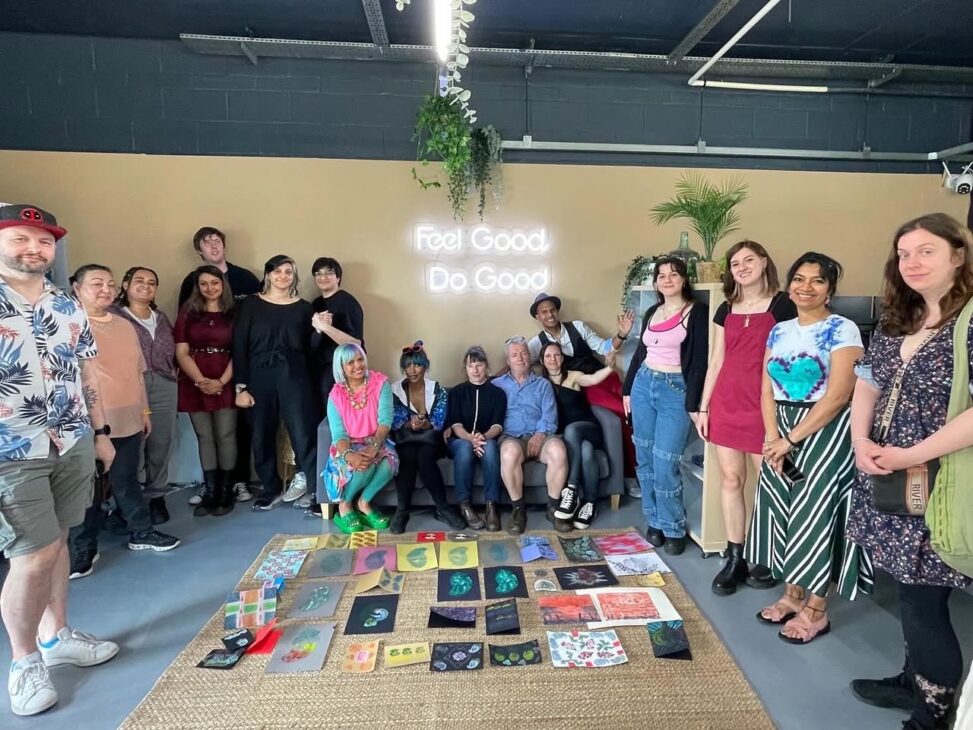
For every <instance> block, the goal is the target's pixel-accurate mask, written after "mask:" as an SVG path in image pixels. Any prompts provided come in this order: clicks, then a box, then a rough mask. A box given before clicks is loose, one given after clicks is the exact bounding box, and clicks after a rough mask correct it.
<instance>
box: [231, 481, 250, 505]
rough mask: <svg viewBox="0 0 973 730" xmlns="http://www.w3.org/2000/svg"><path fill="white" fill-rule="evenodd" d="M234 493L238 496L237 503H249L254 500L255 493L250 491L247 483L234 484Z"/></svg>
mask: <svg viewBox="0 0 973 730" xmlns="http://www.w3.org/2000/svg"><path fill="white" fill-rule="evenodd" d="M233 493H234V494H235V495H236V501H237V502H249V501H250V500H251V499H253V492H251V491H250V488H249V487H248V486H247V483H246V482H237V483H236V484H234V485H233Z"/></svg>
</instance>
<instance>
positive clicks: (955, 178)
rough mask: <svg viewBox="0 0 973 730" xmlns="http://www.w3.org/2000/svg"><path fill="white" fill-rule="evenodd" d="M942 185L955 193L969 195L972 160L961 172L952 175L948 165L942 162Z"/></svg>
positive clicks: (971, 183)
mask: <svg viewBox="0 0 973 730" xmlns="http://www.w3.org/2000/svg"><path fill="white" fill-rule="evenodd" d="M943 187H946V188H949V189H950V190H952V191H953V192H954V193H956V194H957V195H969V194H970V192H973V162H971V163H970V164H968V165H967V166H966V167H964V168H963V172H961V173H959V174H958V175H954V174H952V173H951V172H950V171H949V166H948V165H947V164H946V163H945V162H944V163H943Z"/></svg>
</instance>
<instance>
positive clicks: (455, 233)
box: [412, 223, 551, 294]
mask: <svg viewBox="0 0 973 730" xmlns="http://www.w3.org/2000/svg"><path fill="white" fill-rule="evenodd" d="M412 239H413V245H414V247H415V250H416V251H418V252H419V253H421V254H423V255H425V256H429V257H431V258H434V259H435V261H434V262H433V263H430V264H429V265H428V266H427V267H426V271H425V281H426V291H428V292H429V293H430V294H467V293H471V292H475V293H480V294H536V293H537V292H539V291H544V290H546V289H550V288H551V270H550V267H548V266H546V265H544V264H540V265H537V266H529V265H527V266H525V265H524V264H526V263H527V262H525V261H522V260H518V261H517V263H518V264H520V265H519V266H503V265H501V264H500V260H502V261H504V262H505V263H506V262H509V263H513V261H511V259H512V258H517V259H522V258H529V257H541V258H546V257H547V255H548V254H549V253H550V250H551V242H550V240H549V239H548V235H547V229H545V228H534V229H529V230H525V229H520V228H514V229H503V228H493V227H492V226H488V225H478V226H474V227H472V228H468V229H467V228H463V227H459V226H457V227H454V228H439V227H438V226H434V225H431V224H427V223H421V224H419V225H417V226H415V228H414V229H413V236H412ZM495 257H496V260H491V259H494V258H495ZM443 259H448V265H447V263H444V262H443ZM464 264H466V265H464Z"/></svg>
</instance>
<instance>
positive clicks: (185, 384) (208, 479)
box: [173, 266, 237, 517]
mask: <svg viewBox="0 0 973 730" xmlns="http://www.w3.org/2000/svg"><path fill="white" fill-rule="evenodd" d="M194 277H195V281H194V286H193V292H192V294H191V295H190V297H189V300H188V301H187V302H186V305H185V306H184V307H183V308H182V311H180V312H179V317H178V318H177V319H176V326H175V328H174V331H173V334H174V337H175V341H176V361H177V362H178V363H179V368H180V372H179V411H180V412H183V413H188V414H189V418H190V420H191V421H192V423H193V429H194V430H195V431H196V436H197V438H198V439H199V460H200V462H201V463H202V466H203V476H204V486H203V495H202V501H201V502H200V503H199V504H198V505H197V506H196V508H195V509H194V510H193V514H194V515H196V516H197V517H198V516H202V515H225V514H226V513H227V512H229V511H230V510H232V509H233V503H234V501H235V497H234V494H233V481H232V479H231V475H232V471H233V468H234V465H235V464H236V458H237V447H236V422H237V410H236V407H235V405H234V393H233V386H232V384H231V383H232V380H233V363H232V362H231V352H230V347H231V342H232V340H233V293H232V292H231V291H230V285H229V284H227V282H226V278H225V277H224V275H223V272H222V271H220V270H219V269H218V268H216V267H215V266H200V267H199V268H198V269H196V271H195V273H194Z"/></svg>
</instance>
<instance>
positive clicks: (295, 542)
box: [281, 537, 318, 551]
mask: <svg viewBox="0 0 973 730" xmlns="http://www.w3.org/2000/svg"><path fill="white" fill-rule="evenodd" d="M317 549H318V538H317V537H292V538H291V539H289V540H285V541H284V545H283V547H281V550H284V551H290V550H305V551H307V550H317Z"/></svg>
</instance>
